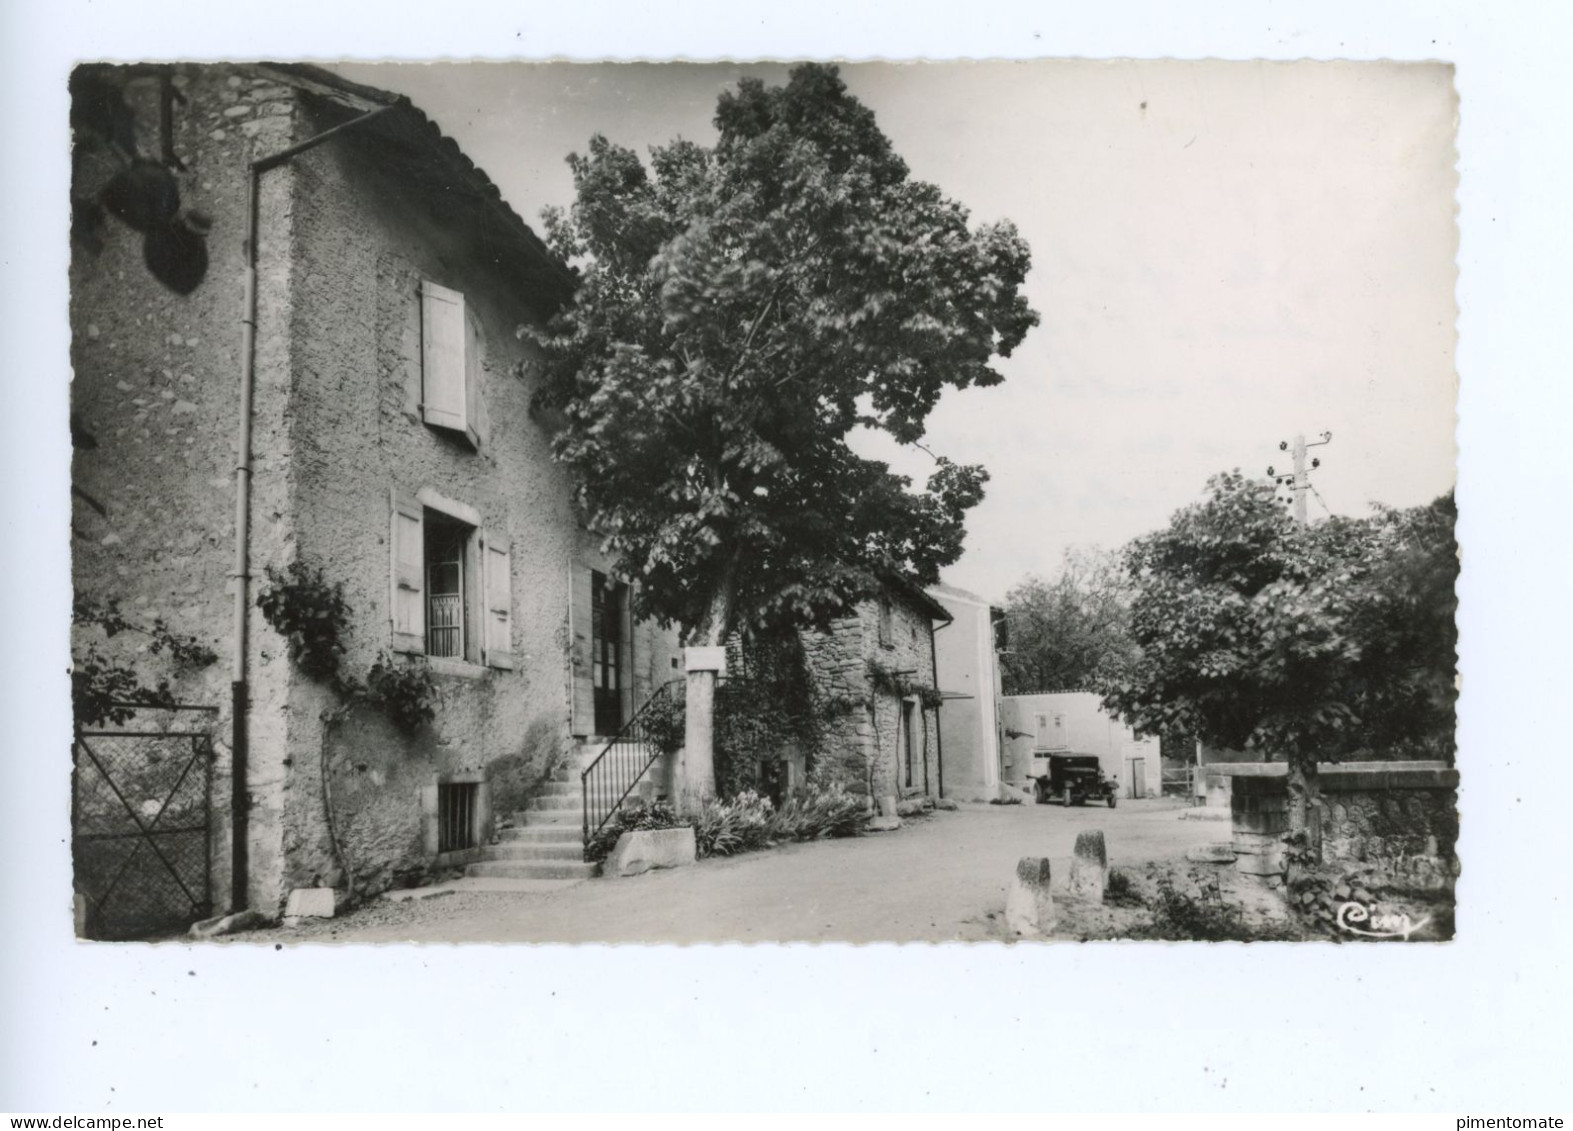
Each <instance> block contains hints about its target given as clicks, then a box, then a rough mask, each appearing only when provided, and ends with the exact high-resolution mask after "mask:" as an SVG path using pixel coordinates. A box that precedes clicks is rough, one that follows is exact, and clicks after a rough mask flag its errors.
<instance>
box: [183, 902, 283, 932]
mask: <svg viewBox="0 0 1573 1131" xmlns="http://www.w3.org/2000/svg"><path fill="white" fill-rule="evenodd" d="M267 925H268V917H267V916H266V915H264V914H262V912H260V911H252V910H249V909H248V910H245V911H236V912H235V913H234V914H232V915H216V916H214V917H213V918H211V919H204V920H202V921H201V922H200V923H193V924H191V929H190V930H189V931H187V932H186V933H187V935H188V936H189V937H191V938H194V939H216V938H218V937H219V936H221V935H233V934H235V933H236V932H238V931H254V930H256V929H257V928H258V927H265V926H267Z"/></svg>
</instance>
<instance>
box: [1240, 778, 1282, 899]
mask: <svg viewBox="0 0 1573 1131" xmlns="http://www.w3.org/2000/svg"><path fill="white" fill-rule="evenodd" d="M1232 784H1233V790H1232V791H1231V795H1230V798H1229V808H1230V818H1231V820H1232V824H1233V829H1232V837H1231V839H1232V842H1233V845H1234V859H1235V867H1236V869H1238V870H1239V871H1240V872H1242V873H1244V874H1245V875H1248V876H1258V877H1261V878H1264V879H1268V878H1277V877H1282V876H1283V874H1284V833H1285V832H1287V831H1288V829H1289V797H1288V794H1287V793H1286V792H1285V789H1284V779H1283V778H1282V777H1278V776H1273V777H1240V778H1236V779H1235V781H1234V782H1233V783H1232Z"/></svg>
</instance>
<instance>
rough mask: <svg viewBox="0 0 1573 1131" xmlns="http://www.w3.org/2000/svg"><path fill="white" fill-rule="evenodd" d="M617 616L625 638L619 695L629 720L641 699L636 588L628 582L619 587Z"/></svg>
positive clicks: (624, 718) (620, 646)
mask: <svg viewBox="0 0 1573 1131" xmlns="http://www.w3.org/2000/svg"><path fill="white" fill-rule="evenodd" d="M617 616H618V619H619V620H620V621H621V622H622V629H623V632H622V635H623V640H622V643H621V644H620V645H619V651H621V653H622V654H621V655H620V656H618V658H617V661H618V663H617V666H618V667H619V668H621V669H622V673H623V685H622V687H621V688H620V689H619V696H618V697H619V699H620V700H621V702H622V708H623V721H624V722H627V721H628V720H629V719H631V718H633V717H634V712H635V711H637V710H638V709H639V706H640V700H639V699H638V698H637V696H636V695H635V693H634V590H633V586H631V585H629V584H627V583H626V582H625V583H622V584H620V585H618V587H617Z"/></svg>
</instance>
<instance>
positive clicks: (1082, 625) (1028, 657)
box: [1000, 549, 1132, 695]
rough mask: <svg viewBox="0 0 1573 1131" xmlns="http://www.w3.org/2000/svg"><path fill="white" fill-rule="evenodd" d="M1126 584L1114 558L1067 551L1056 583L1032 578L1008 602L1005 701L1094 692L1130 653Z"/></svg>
mask: <svg viewBox="0 0 1573 1131" xmlns="http://www.w3.org/2000/svg"><path fill="white" fill-rule="evenodd" d="M1130 597H1131V589H1130V583H1129V580H1128V579H1127V577H1126V575H1125V571H1124V569H1123V568H1122V565H1121V561H1120V559H1119V556H1118V555H1116V554H1113V553H1109V552H1106V551H1099V550H1076V549H1071V550H1067V551H1066V552H1065V557H1064V560H1063V561H1062V562H1061V565H1060V570H1059V573H1058V575H1057V576H1056V577H1055V578H1054V580H1052V581H1050V580H1047V579H1045V578H1042V577H1038V576H1035V575H1034V576H1029V577H1027V578H1025V579H1024V580H1023V581H1022V582H1021V583H1020V584H1019V585H1017V586H1016V587H1015V588H1013V589H1012V590H1011V591H1010V592H1009V593H1007V594H1006V595H1005V622H1006V626H1007V628H1008V630H1009V641H1010V646H1009V650H1008V651H1006V652H1005V653H1004V654H1002V655H1001V657H1000V674H1001V678H1002V681H1003V683H1004V689H1005V694H1007V695H1030V694H1033V693H1034V692H1039V691H1056V690H1064V689H1070V688H1078V687H1093V686H1096V685H1097V683H1098V681H1099V678H1100V677H1101V675H1102V674H1103V673H1105V672H1108V671H1111V670H1113V669H1115V668H1117V667H1118V666H1119V665H1120V663H1121V662H1122V660H1123V659H1124V658H1125V657H1126V656H1127V655H1128V654H1129V652H1130V651H1131V648H1132V644H1131V639H1130Z"/></svg>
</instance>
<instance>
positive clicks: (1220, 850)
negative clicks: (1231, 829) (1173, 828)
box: [1185, 842, 1234, 864]
mask: <svg viewBox="0 0 1573 1131" xmlns="http://www.w3.org/2000/svg"><path fill="white" fill-rule="evenodd" d="M1185 858H1186V859H1187V860H1189V861H1190V862H1191V863H1192V864H1233V863H1234V845H1232V844H1229V843H1228V842H1223V843H1220V844H1203V845H1200V846H1198V847H1196V848H1193V849H1191V850H1190V851H1189V852H1187V853H1186V854H1185Z"/></svg>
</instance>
